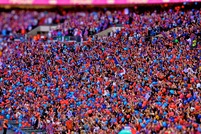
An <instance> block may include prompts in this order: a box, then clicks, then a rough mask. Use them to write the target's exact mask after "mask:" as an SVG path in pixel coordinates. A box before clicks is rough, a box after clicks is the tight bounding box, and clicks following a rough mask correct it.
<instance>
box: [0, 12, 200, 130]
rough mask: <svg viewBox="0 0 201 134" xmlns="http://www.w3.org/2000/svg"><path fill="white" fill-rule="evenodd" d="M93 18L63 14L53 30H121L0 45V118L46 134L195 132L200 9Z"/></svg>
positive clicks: (197, 119)
mask: <svg viewBox="0 0 201 134" xmlns="http://www.w3.org/2000/svg"><path fill="white" fill-rule="evenodd" d="M95 14H96V15H92V16H91V15H87V16H89V18H90V19H88V17H86V14H84V13H79V16H82V17H78V18H76V17H75V18H74V19H72V18H73V17H74V16H76V15H74V14H68V13H67V15H66V16H67V18H65V17H64V20H65V21H64V23H63V24H61V25H60V27H61V30H58V31H57V32H61V34H63V33H62V32H64V31H68V30H65V28H66V29H71V28H72V29H74V30H75V29H77V30H78V31H79V30H81V31H82V32H81V33H82V34H81V35H83V36H86V37H88V36H89V34H88V31H87V30H89V31H90V29H91V28H92V29H93V28H95V29H96V32H99V31H101V30H103V29H105V28H106V27H107V26H108V25H113V23H118V24H122V25H123V27H124V28H123V29H122V30H121V31H115V32H113V33H111V34H110V35H109V36H107V37H96V36H94V37H92V38H90V39H89V40H88V41H86V42H83V43H75V42H66V43H63V42H47V41H46V42H40V41H32V42H29V41H27V42H2V44H1V48H0V49H1V50H2V52H1V54H0V56H1V61H0V63H1V64H0V67H1V68H0V69H1V70H0V106H1V114H2V115H4V116H5V117H6V118H7V119H11V120H17V121H18V123H19V128H23V127H27V126H28V127H30V126H33V127H34V128H35V129H43V130H46V131H47V133H48V134H53V133H54V134H56V133H64V134H65V133H72V134H78V133H80V134H85V133H89V134H90V133H93V134H96V133H100V134H106V133H111V134H116V133H118V132H119V131H120V130H121V129H122V128H123V127H124V126H130V127H131V128H132V132H133V133H137V134H138V133H160V134H169V133H178V134H179V133H186V134H187V133H189V134H200V133H201V79H200V78H201V46H200V44H201V26H200V24H201V10H197V9H192V10H188V11H180V10H168V11H163V12H151V13H150V12H147V13H144V14H136V13H128V14H127V13H122V12H118V11H116V12H114V13H108V12H107V13H106V14H101V13H95ZM68 16H69V18H68ZM109 16H110V17H109ZM111 16H112V17H111ZM105 18H107V19H105ZM72 20H74V21H72ZM71 22H72V23H71ZM172 28H175V29H172ZM82 29H85V30H84V32H83V30H82ZM53 32H54V31H53ZM68 32H69V31H68ZM68 32H67V33H66V34H68ZM89 33H90V32H89ZM92 34H94V33H92ZM156 34H160V35H157V36H156Z"/></svg>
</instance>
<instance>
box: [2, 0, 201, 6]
mask: <svg viewBox="0 0 201 134" xmlns="http://www.w3.org/2000/svg"><path fill="white" fill-rule="evenodd" d="M199 1H200V0H0V4H1V5H14V4H19V5H22V4H25V5H26V4H29V5H107V4H159V3H179V2H199Z"/></svg>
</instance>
